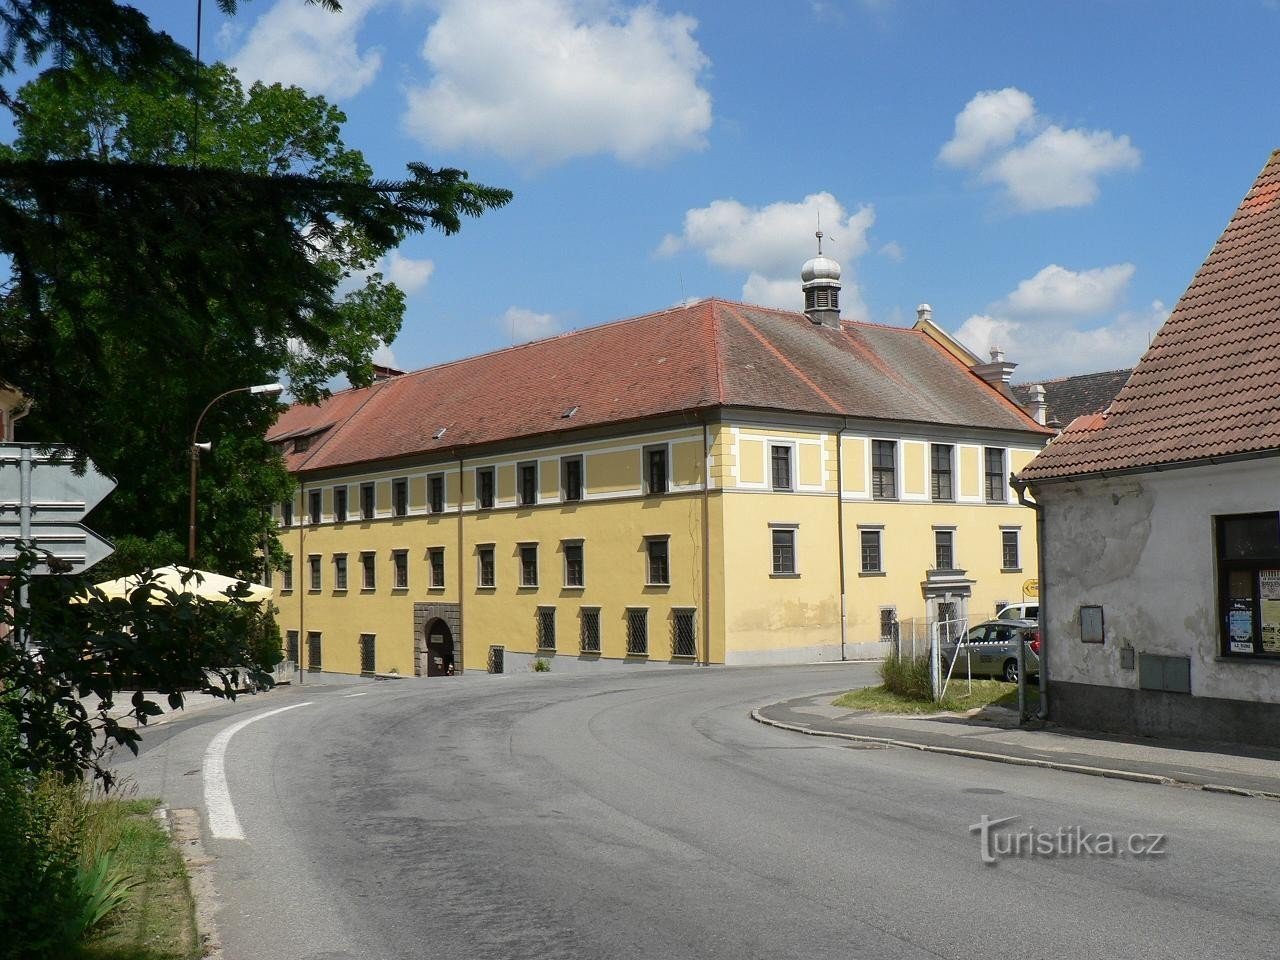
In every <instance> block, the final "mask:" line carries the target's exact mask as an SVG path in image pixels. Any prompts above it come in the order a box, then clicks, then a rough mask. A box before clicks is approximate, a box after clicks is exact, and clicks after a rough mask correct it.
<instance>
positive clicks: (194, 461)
mask: <svg viewBox="0 0 1280 960" xmlns="http://www.w3.org/2000/svg"><path fill="white" fill-rule="evenodd" d="M283 391H284V384H281V383H260V384H258V385H257V386H255V387H236V388H235V389H234V390H228V391H226V392H225V393H220V394H218V395H217V396H216V397H214V398H213V399H212V400H210V401H209V402H208V403H206V404H205V406H204V409H203V410H201V411H200V416H198V417H196V427H195V429H194V430H192V431H191V500H190V503H189V505H188V506H189V509H188V515H187V520H188V526H187V564H188V566H191V567H194V566H195V565H196V475H197V474H198V473H199V472H200V451H201V450H208V449H210V447H211V446H212V444H208V443H201V442H200V441H199V440H198V437H199V436H200V424H201V422H202V421H203V420H204V415H205V414H206V413H208V412H209V408H210V407H212V406H213V405H214V404H215V403H217V402H218V401H219V400H221V399H222V398H223V397H229V396H231V394H233V393H254V394H259V393H260V394H262V395H264V396H268V397H274V396H277V395H279V394H280V393H282V392H283Z"/></svg>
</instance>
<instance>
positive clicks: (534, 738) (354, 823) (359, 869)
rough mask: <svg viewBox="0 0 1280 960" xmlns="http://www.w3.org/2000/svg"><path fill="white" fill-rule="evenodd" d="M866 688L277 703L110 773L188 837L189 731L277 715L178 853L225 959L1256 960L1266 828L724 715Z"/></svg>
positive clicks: (587, 685)
mask: <svg viewBox="0 0 1280 960" xmlns="http://www.w3.org/2000/svg"><path fill="white" fill-rule="evenodd" d="M871 681H872V670H871V668H869V667H867V666H856V665H833V666H822V667H793V668H771V669H711V670H698V669H690V670H681V671H678V672H677V671H657V670H652V671H650V670H646V671H643V672H641V671H637V672H635V673H622V674H618V673H614V674H611V675H609V676H603V677H585V678H579V677H570V676H567V675H560V674H555V673H551V674H527V675H521V676H510V677H474V678H452V679H448V678H441V679H436V680H421V681H414V680H404V681H397V682H385V683H364V684H358V685H355V684H353V685H342V684H326V685H307V686H305V687H304V688H302V689H301V690H299V689H296V688H294V689H290V690H279V691H275V692H273V693H271V694H269V695H266V696H263V697H258V698H250V699H248V700H246V701H242V702H240V703H238V704H236V705H235V706H233V707H229V708H227V709H225V710H220V711H210V712H208V713H205V714H201V715H198V716H195V717H192V718H191V719H190V720H187V721H178V722H176V723H173V724H170V725H168V726H166V727H163V728H159V729H157V730H156V731H153V732H152V733H151V734H149V735H148V738H147V740H146V741H144V743H145V747H144V750H143V752H142V754H141V755H140V757H138V758H137V759H135V760H129V761H126V762H122V763H121V764H120V767H119V769H120V772H121V773H122V774H125V775H127V776H131V777H132V778H133V779H134V781H135V782H136V784H137V787H138V789H139V791H140V793H142V794H160V795H162V796H164V797H165V799H166V800H168V801H169V803H170V804H171V805H173V806H175V807H184V806H189V807H196V808H198V809H201V811H202V813H206V814H207V811H205V810H204V783H203V780H204V773H202V761H203V760H204V758H205V754H206V752H207V750H208V747H209V744H210V741H211V740H212V739H213V738H214V737H215V735H216V734H218V733H219V732H220V731H224V730H226V729H227V728H228V727H230V726H231V724H232V723H235V722H237V721H240V720H243V719H246V718H248V717H250V716H251V715H254V714H257V713H263V712H265V711H266V710H268V709H276V708H278V707H282V706H289V705H292V704H298V703H304V702H305V703H306V705H305V706H298V707H296V709H292V710H288V711H285V712H281V713H278V714H274V715H272V716H267V717H263V718H262V719H260V720H256V721H255V722H253V723H251V724H249V725H247V726H245V727H244V728H243V729H240V730H239V731H238V732H236V733H235V734H234V736H233V737H232V738H231V740H230V741H229V743H228V744H227V752H226V760H225V769H226V776H227V781H228V783H229V792H230V796H231V799H232V802H233V803H234V806H235V812H236V815H237V817H238V820H239V823H240V825H241V826H242V828H243V833H244V836H245V839H244V840H219V839H210V838H208V837H206V840H205V845H206V849H207V851H208V852H209V853H210V854H211V855H212V856H214V857H215V858H216V861H215V863H214V867H213V869H214V879H215V882H216V885H217V887H218V890H219V894H220V897H221V900H222V906H221V910H220V912H219V915H218V925H219V930H220V933H221V936H222V940H223V943H224V945H225V956H226V958H227V960H259V958H261V960H285V958H324V960H345V958H357V957H358V958H366V957H367V958H378V960H392V958H396V960H398V958H414V960H417V958H433V960H435V958H442V960H447V958H466V960H483V958H503V960H506V958H538V960H549V958H571V957H572V958H610V960H613V958H624V957H642V958H685V957H688V958H694V957H696V958H726V960H752V958H805V960H810V958H826V957H832V958H842V960H843V958H856V957H866V958H876V960H887V958H907V957H910V958H917V957H954V958H982V960H993V958H1006V957H1007V958H1016V960H1026V958H1039V957H1045V958H1050V957H1052V958H1062V957H1072V958H1102V957H1106V958H1112V957H1115V958H1131V960H1138V958H1160V960H1166V958H1180V957H1188V958H1190V957H1195V958H1204V957H1213V958H1229V957H1242V958H1243V957H1249V958H1257V957H1275V956H1278V955H1280V889H1278V885H1277V881H1276V862H1277V855H1278V854H1280V805H1277V804H1275V803H1270V802H1267V801H1262V800H1253V799H1246V798H1239V797H1231V796H1223V795H1215V794H1206V793H1201V792H1197V791H1190V790H1179V789H1174V788H1169V787H1158V786H1148V785H1144V784H1134V783H1127V782H1122V781H1109V780H1102V779H1098V778H1093V777H1083V776H1078V775H1074V774H1068V773H1060V772H1056V771H1047V770H1035V769H1028V768H1021V767H1012V766H1005V765H1001V764H993V763H985V762H982V761H975V760H965V759H959V758H952V757H946V756H938V755H932V754H924V753H919V752H916V751H906V750H897V749H866V748H859V747H858V746H857V745H853V746H850V745H847V744H843V743H841V742H838V741H828V740H820V739H816V738H811V737H805V736H801V735H797V734H792V733H788V732H785V731H781V730H776V729H772V728H768V727H764V726H761V725H759V724H756V723H754V722H752V721H751V720H750V719H749V718H748V715H747V714H748V711H749V709H750V708H751V707H753V706H757V705H760V704H762V703H766V702H770V701H772V700H777V699H782V698H786V697H792V696H798V695H800V694H804V693H811V692H815V691H819V690H824V689H826V690H838V689H841V688H848V687H852V686H859V685H862V684H864V683H867V682H871ZM351 694H362V695H361V696H351ZM984 815H986V816H988V817H991V818H997V817H1009V816H1017V817H1019V818H1020V819H1019V820H1017V821H1014V822H1012V823H1010V824H1008V825H1006V826H1005V827H1004V828H1002V829H1003V831H1005V833H1004V834H1003V835H1004V836H1009V834H1008V831H1011V830H1023V831H1031V830H1034V831H1037V832H1043V833H1046V834H1052V835H1053V836H1055V837H1056V836H1058V835H1059V834H1058V831H1068V833H1069V834H1070V835H1071V836H1075V834H1074V828H1080V829H1081V830H1083V831H1085V832H1087V833H1089V834H1092V835H1093V836H1094V837H1095V841H1094V843H1095V849H1096V846H1097V845H1098V841H1097V840H1096V838H1097V836H1098V834H1099V833H1101V832H1109V833H1112V834H1115V835H1118V836H1119V837H1120V838H1122V840H1123V841H1126V842H1127V838H1128V837H1129V836H1130V835H1132V834H1143V835H1153V834H1160V835H1164V837H1165V838H1166V839H1165V841H1164V844H1163V849H1164V850H1165V851H1167V852H1166V853H1164V854H1163V855H1161V856H1155V857H1131V856H1127V855H1126V856H1110V857H1107V856H1101V855H1092V856H1085V855H1076V856H1064V855H1052V856H1050V855H1044V856H1022V857H1007V858H1000V859H999V862H997V863H996V864H994V865H991V864H984V863H983V862H982V860H981V857H980V849H979V836H978V835H977V834H976V833H974V832H971V831H970V829H969V827H970V825H972V824H975V823H977V822H979V820H980V818H981V817H983V816H984ZM206 822H207V821H206ZM1006 842H1008V841H1006ZM1041 842H1042V843H1043V842H1044V841H1041ZM1054 843H1055V844H1057V845H1059V846H1061V845H1069V844H1070V843H1071V840H1070V839H1068V840H1066V841H1063V840H1056V841H1054Z"/></svg>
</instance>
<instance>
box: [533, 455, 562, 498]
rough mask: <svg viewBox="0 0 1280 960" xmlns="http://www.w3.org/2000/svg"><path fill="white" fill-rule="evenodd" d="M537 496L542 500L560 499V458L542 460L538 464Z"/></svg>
mask: <svg viewBox="0 0 1280 960" xmlns="http://www.w3.org/2000/svg"><path fill="white" fill-rule="evenodd" d="M538 474H539V477H538V480H539V482H538V497H539V498H540V499H542V500H558V499H560V460H559V459H558V458H557V459H554V460H543V461H542V462H541V463H540V464H539V465H538Z"/></svg>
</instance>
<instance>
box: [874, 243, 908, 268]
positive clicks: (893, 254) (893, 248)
mask: <svg viewBox="0 0 1280 960" xmlns="http://www.w3.org/2000/svg"><path fill="white" fill-rule="evenodd" d="M879 252H880V256H882V257H888V258H889V259H890V260H892V261H893V262H894V263H901V262H902V261H903V260H905V259H906V258H907V252H906V251H905V250H903V249H902V244H900V243H898V241H897V240H890V241H889V242H888V243H886V244H885V245H884V246H882V247H881V248H880V251H879Z"/></svg>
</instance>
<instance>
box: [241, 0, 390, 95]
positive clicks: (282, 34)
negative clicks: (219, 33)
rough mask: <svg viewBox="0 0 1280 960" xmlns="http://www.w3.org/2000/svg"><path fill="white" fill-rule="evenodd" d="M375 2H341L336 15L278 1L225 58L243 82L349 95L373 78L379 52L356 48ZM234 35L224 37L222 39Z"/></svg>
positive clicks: (300, 2)
mask: <svg viewBox="0 0 1280 960" xmlns="http://www.w3.org/2000/svg"><path fill="white" fill-rule="evenodd" d="M379 2H380V0H343V4H342V11H341V12H340V13H330V12H328V11H326V10H322V9H318V8H317V7H316V6H315V5H313V4H307V3H305V2H304V0H277V2H276V5H275V6H274V7H272V8H271V9H270V10H268V11H267V12H266V13H264V14H263V15H262V16H260V17H259V18H258V19H257V21H256V22H255V23H254V25H253V27H252V28H251V29H250V30H249V34H248V38H247V39H246V40H245V43H244V46H242V47H241V48H240V49H239V50H238V51H237V52H236V53H234V54H233V55H232V56H231V57H229V58H228V62H229V63H230V64H231V66H233V67H235V69H236V72H237V73H238V74H239V75H240V77H241V79H242V80H243V81H245V82H246V83H248V82H251V81H253V80H262V81H264V82H266V83H283V84H285V85H286V86H287V85H296V86H299V87H302V88H303V89H304V90H306V91H307V92H308V93H310V94H320V95H323V96H328V97H337V98H344V97H353V96H355V95H356V94H357V93H359V92H360V91H361V90H363V89H364V88H365V87H367V86H368V85H369V84H370V83H372V82H373V80H374V77H376V76H377V75H378V71H379V70H380V69H381V68H382V52H381V51H380V50H378V49H376V48H368V49H365V50H361V49H360V47H359V44H358V43H357V39H356V35H357V34H358V33H359V31H360V27H361V25H362V23H363V22H364V19H365V17H366V16H367V15H368V13H369V11H370V10H371V9H373V7H375V6H376V5H377V4H378V3H379ZM235 36H236V35H235V34H233V33H224V34H223V37H224V39H232V38H234V37H235Z"/></svg>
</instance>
